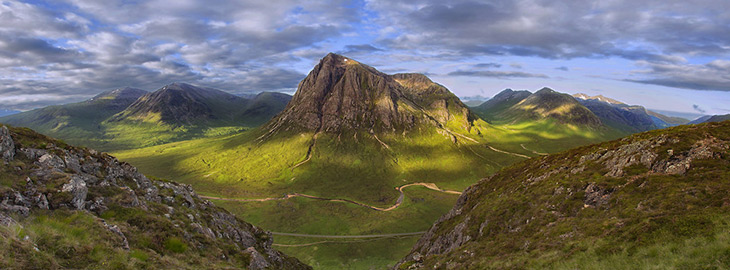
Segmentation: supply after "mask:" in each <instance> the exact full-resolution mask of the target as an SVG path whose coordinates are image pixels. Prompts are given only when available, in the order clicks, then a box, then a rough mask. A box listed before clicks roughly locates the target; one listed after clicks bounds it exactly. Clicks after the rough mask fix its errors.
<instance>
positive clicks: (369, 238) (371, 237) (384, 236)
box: [271, 232, 425, 247]
mask: <svg viewBox="0 0 730 270" xmlns="http://www.w3.org/2000/svg"><path fill="white" fill-rule="evenodd" d="M424 233H425V232H413V233H395V234H379V235H313V234H296V236H295V237H319V236H337V238H339V239H342V238H349V239H353V238H354V239H358V238H365V237H367V239H360V240H339V241H338V240H323V241H317V242H310V243H302V244H277V243H273V244H271V245H272V246H275V247H308V246H314V245H320V244H327V243H346V244H350V243H362V242H372V241H378V240H382V239H389V238H395V239H400V238H407V237H412V236H420V235H422V234H424ZM271 234H276V235H283V233H274V232H272V233H271ZM287 234H288V233H287ZM289 236H291V235H289ZM328 238H329V237H328Z"/></svg>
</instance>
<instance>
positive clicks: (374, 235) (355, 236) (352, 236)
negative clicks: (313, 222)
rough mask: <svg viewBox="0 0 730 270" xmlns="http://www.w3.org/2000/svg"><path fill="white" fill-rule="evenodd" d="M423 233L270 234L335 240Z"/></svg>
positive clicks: (418, 233) (419, 233)
mask: <svg viewBox="0 0 730 270" xmlns="http://www.w3.org/2000/svg"><path fill="white" fill-rule="evenodd" d="M424 233H426V232H408V233H387V234H366V235H321V234H302V233H282V232H271V234H273V235H281V236H294V237H309V238H335V239H356V238H385V237H397V236H412V235H421V234H424Z"/></svg>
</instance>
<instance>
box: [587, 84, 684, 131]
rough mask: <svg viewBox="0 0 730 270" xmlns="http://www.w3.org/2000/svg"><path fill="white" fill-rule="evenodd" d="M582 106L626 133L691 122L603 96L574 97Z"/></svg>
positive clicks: (607, 123)
mask: <svg viewBox="0 0 730 270" xmlns="http://www.w3.org/2000/svg"><path fill="white" fill-rule="evenodd" d="M573 97H575V98H576V99H577V100H578V101H579V102H580V103H581V104H582V105H584V106H585V107H586V108H588V109H589V110H591V111H592V112H593V113H594V114H596V116H598V117H599V118H600V119H601V121H603V123H604V124H606V125H608V126H610V127H612V128H615V129H618V130H621V131H623V132H626V133H636V132H642V131H647V130H653V129H659V128H666V127H670V126H676V125H680V124H686V123H688V122H689V120H687V119H683V118H679V117H669V116H665V115H662V114H659V113H657V112H653V111H650V110H647V109H646V108H644V107H642V106H637V105H628V104H625V103H623V102H620V101H617V100H615V99H611V98H607V97H604V96H602V95H598V96H588V95H586V94H583V93H578V94H575V95H573Z"/></svg>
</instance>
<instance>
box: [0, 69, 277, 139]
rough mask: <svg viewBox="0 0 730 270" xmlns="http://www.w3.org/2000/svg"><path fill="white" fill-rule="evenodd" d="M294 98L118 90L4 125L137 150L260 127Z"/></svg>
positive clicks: (192, 89) (181, 89)
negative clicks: (143, 147)
mask: <svg viewBox="0 0 730 270" xmlns="http://www.w3.org/2000/svg"><path fill="white" fill-rule="evenodd" d="M290 98H291V96H289V95H286V94H281V93H266V92H265V93H260V94H258V95H256V96H255V97H253V98H251V99H246V98H243V97H239V96H235V95H232V94H228V93H226V92H223V91H220V90H216V89H212V88H204V87H198V86H194V85H190V84H184V83H173V84H170V85H167V86H164V87H162V88H160V89H159V90H157V91H155V92H152V93H149V92H147V91H144V90H141V89H135V88H129V87H126V88H120V89H115V90H112V91H107V92H104V93H101V94H99V95H97V96H95V97H93V98H91V99H89V100H86V101H83V102H79V103H73V104H67V105H58V106H49V107H45V108H41V109H37V110H32V111H27V112H22V113H18V114H14V115H9V116H5V117H0V122H2V123H7V124H11V125H15V126H24V127H29V128H33V129H35V130H37V131H39V132H42V133H44V134H47V135H49V136H54V137H58V138H61V139H64V140H67V141H69V142H73V143H77V144H82V145H86V146H93V147H95V148H98V149H102V150H110V149H119V148H130V147H133V148H136V147H140V146H148V145H155V144H160V143H166V142H172V141H177V140H183V139H190V138H196V137H201V136H206V134H222V133H230V132H233V131H235V130H241V129H243V128H247V127H253V126H258V125H260V124H262V123H264V122H266V121H268V120H269V119H271V117H273V116H274V115H275V114H277V113H278V112H280V111H281V110H282V109H283V108H284V106H285V105H286V103H288V101H289V99H290Z"/></svg>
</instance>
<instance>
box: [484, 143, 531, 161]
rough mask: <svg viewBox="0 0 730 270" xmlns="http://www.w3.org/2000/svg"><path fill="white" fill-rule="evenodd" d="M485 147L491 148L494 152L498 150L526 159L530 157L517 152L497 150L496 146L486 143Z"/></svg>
mask: <svg viewBox="0 0 730 270" xmlns="http://www.w3.org/2000/svg"><path fill="white" fill-rule="evenodd" d="M487 147H489V149H492V151H494V152H499V153H502V154H507V155H513V156H516V157H521V158H527V159H529V158H530V157H528V156H525V155H523V154H517V153H512V152H507V151H504V150H499V149H497V148H494V147H492V146H491V145H487Z"/></svg>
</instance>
